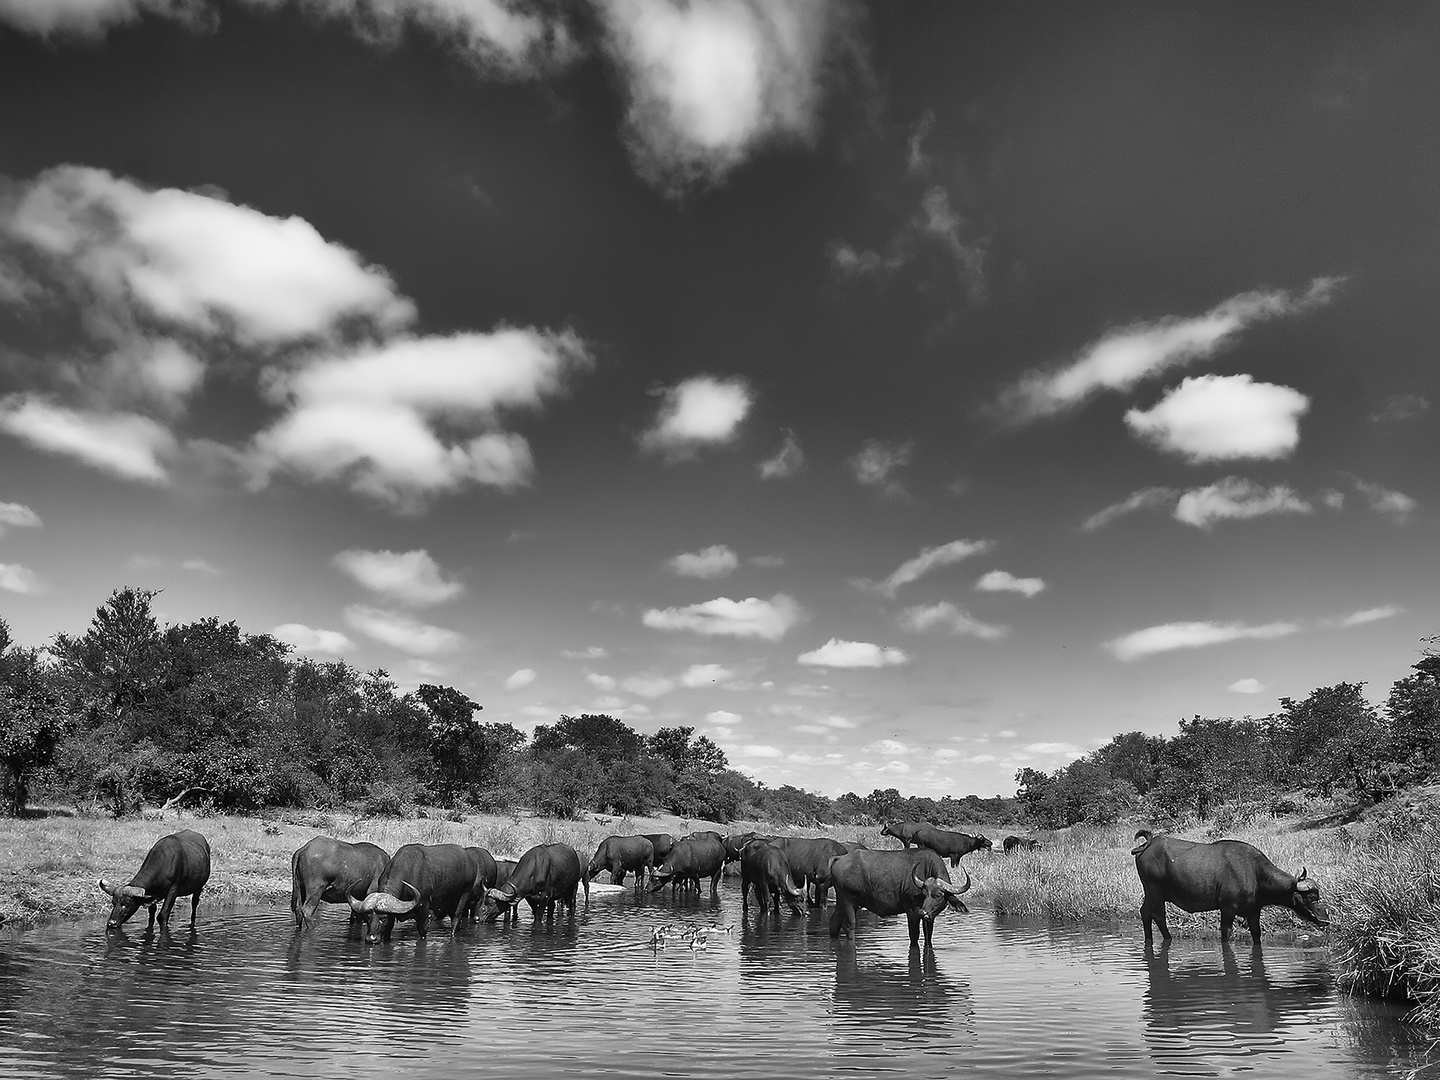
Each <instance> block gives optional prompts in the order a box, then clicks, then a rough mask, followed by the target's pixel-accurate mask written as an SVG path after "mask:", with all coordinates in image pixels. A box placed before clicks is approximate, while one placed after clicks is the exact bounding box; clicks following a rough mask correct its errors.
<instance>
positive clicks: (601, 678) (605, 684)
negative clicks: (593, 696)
mask: <svg viewBox="0 0 1440 1080" xmlns="http://www.w3.org/2000/svg"><path fill="white" fill-rule="evenodd" d="M585 681H586V682H588V683H589V684H590V685H591V686H593V687H595V689H596V690H614V689H615V680H614V679H613V678H611V677H610V676H609V675H602V674H600V673H599V672H595V671H587V672H586V673H585Z"/></svg>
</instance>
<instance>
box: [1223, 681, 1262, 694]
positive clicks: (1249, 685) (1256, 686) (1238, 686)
mask: <svg viewBox="0 0 1440 1080" xmlns="http://www.w3.org/2000/svg"><path fill="white" fill-rule="evenodd" d="M1225 689H1226V690H1229V691H1230V693H1232V694H1259V693H1261V692H1263V691H1264V689H1265V687H1264V686H1263V685H1261V682H1260V680H1259V679H1236V680H1235V681H1234V682H1233V683H1231V684H1230V685H1229V686H1227V687H1226V688H1225Z"/></svg>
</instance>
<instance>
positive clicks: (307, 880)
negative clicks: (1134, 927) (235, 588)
mask: <svg viewBox="0 0 1440 1080" xmlns="http://www.w3.org/2000/svg"><path fill="white" fill-rule="evenodd" d="M881 834H882V835H885V836H893V837H894V838H896V839H897V840H899V841H900V842H901V844H902V847H901V849H899V850H894V849H891V850H884V851H872V850H870V849H868V848H866V847H865V845H863V844H860V843H856V842H850V843H846V842H843V841H840V840H835V839H832V838H830V837H798V836H770V835H761V834H758V833H753V832H748V833H738V834H731V835H728V836H722V835H721V834H720V833H718V832H697V833H691V834H690V835H688V836H684V837H681V838H679V839H676V838H674V837H672V836H671V835H670V834H668V833H646V834H641V835H636V836H609V837H606V838H605V839H604V840H603V841H601V843H600V845H599V847H597V848H596V849H595V853H594V855H593V856H592V857H591V859H590V861H589V863H588V864H587V863H586V862H584V861H583V860H582V859H581V858H580V856H579V854H577V853H576V851H575V849H574V848H572V847H570V846H569V845H568V844H558V843H556V844H537V845H536V846H535V847H532V848H531V849H530V850H529V851H527V852H525V853H524V854H523V855H522V856H521V857H520V858H519V860H518V861H515V862H511V861H508V860H497V859H495V858H494V857H493V856H492V855H491V854H490V852H488V851H486V850H485V849H484V848H481V847H462V846H460V845H459V844H406V845H404V846H403V847H401V848H400V849H399V850H398V851H396V852H395V853H394V854H393V855H390V854H388V853H387V852H386V851H384V849H382V848H379V847H377V846H376V845H374V844H369V843H355V844H352V843H348V842H346V841H343V840H335V839H332V838H330V837H326V836H317V837H315V838H314V839H313V840H310V841H309V842H307V843H306V844H305V845H304V846H302V847H301V848H300V849H299V850H297V851H296V852H295V854H294V855H293V856H292V857H291V860H290V869H291V878H292V886H291V892H290V909H291V912H292V913H293V915H294V918H295V927H296V930H297V931H298V930H304V929H305V928H306V927H307V926H309V925H310V924H311V923H312V922H313V920H314V918H315V914H316V911H317V909H318V908H319V906H320V904H322V903H325V904H346V905H347V906H348V907H349V908H350V919H351V923H352V924H358V926H359V927H360V930H361V935H362V937H363V938H364V939H365V940H366V941H368V942H371V943H375V942H383V941H389V940H390V935H391V932H392V931H393V929H394V926H395V923H396V922H397V921H402V920H406V921H413V922H414V923H415V933H416V935H417V936H418V937H422V938H423V937H425V936H426V934H427V931H428V929H429V926H430V923H431V920H434V921H435V922H436V923H437V924H439V923H440V922H441V921H443V920H444V919H447V918H448V919H450V921H451V923H450V936H451V937H452V938H454V937H455V935H456V933H457V931H458V929H459V927H460V925H461V923H463V922H467V921H470V920H482V919H483V920H484V921H485V922H494V921H495V920H497V919H499V918H502V917H504V918H505V919H507V920H508V919H510V918H511V917H513V915H514V912H515V909H516V908H517V906H518V905H519V903H520V902H521V901H522V900H523V901H525V903H526V904H528V905H529V907H530V910H531V912H532V913H533V915H534V917H535V918H536V919H541V918H544V919H548V920H553V919H554V916H555V909H556V907H557V905H563V906H564V907H565V909H566V911H567V912H568V914H569V916H570V917H571V918H572V919H573V918H574V916H575V904H576V900H577V896H578V894H579V892H580V891H581V890H582V889H583V890H584V893H585V904H586V907H588V906H589V903H590V882H591V879H592V878H594V877H595V876H596V875H597V874H599V873H600V872H601V871H605V872H607V873H609V875H610V880H611V883H612V884H613V885H617V886H623V884H624V882H625V875H626V874H634V876H635V887H636V888H637V889H644V888H646V887H647V885H648V887H649V890H650V891H651V892H656V891H659V890H660V889H663V888H664V887H665V886H666V885H669V886H670V887H671V889H672V892H673V891H674V890H675V889H694V890H695V891H696V892H698V891H699V890H700V880H701V879H702V878H707V877H708V878H709V879H710V890H711V892H712V894H713V893H716V892H718V890H719V885H720V878H721V876H722V875H723V874H724V870H725V866H726V864H727V863H731V862H738V863H739V864H740V885H741V903H742V909H743V910H744V912H745V913H746V914H747V915H748V913H749V910H750V894H751V892H752V891H753V892H754V894H755V901H756V903H757V904H758V905H759V909H760V911H761V913H762V914H763V913H766V912H774V913H775V914H777V915H778V914H779V912H780V907H781V905H782V904H784V905H785V906H787V907H788V908H789V910H790V911H791V913H792V914H795V915H800V914H803V912H802V910H801V907H800V905H801V902H802V901H804V902H805V903H806V904H807V905H809V906H813V907H821V908H823V907H824V906H825V905H826V904H827V903H828V902H829V896H830V890H831V889H834V890H835V902H834V907H833V909H832V912H831V915H830V936H831V937H839V936H841V935H844V936H846V937H851V936H853V933H854V929H855V913H856V910H857V909H859V908H865V909H867V910H869V911H872V912H874V913H875V914H877V915H900V914H904V915H905V916H906V919H907V920H908V923H909V932H910V944H911V945H912V946H917V945H918V944H919V937H920V932H921V930H922V929H923V930H924V933H925V944H926V946H927V947H928V946H929V945H930V940H931V935H932V934H933V932H934V922H935V917H936V916H937V915H939V914H940V912H942V911H944V910H946V909H947V908H948V909H950V910H952V911H957V912H965V911H967V910H968V908H966V906H965V904H964V902H963V901H962V900H961V899H960V897H961V896H962V895H963V894H964V893H965V892H967V891H968V890H969V889H970V886H971V879H970V874H969V872H968V871H964V870H962V872H963V873H964V874H965V881H964V884H961V885H957V884H955V883H954V882H953V881H951V879H950V870H953V869H958V868H960V867H961V863H960V860H961V859H962V858H963V857H964V856H965V855H967V854H969V853H971V852H973V851H979V850H982V849H983V850H986V851H990V850H991V841H990V839H989V838H988V837H984V836H972V835H970V834H968V833H961V832H952V831H950V830H947V829H939V828H936V827H935V826H933V825H930V824H927V823H925V822H909V821H907V822H891V823H889V824H887V825H886V826H885V827H884V828H883V829H882V830H881ZM1135 839H1136V841H1137V842H1136V844H1135V846H1134V848H1133V849H1132V851H1131V854H1132V855H1133V856H1134V857H1135V869H1136V872H1137V873H1138V874H1139V877H1140V884H1141V886H1142V888H1143V890H1144V894H1145V899H1144V903H1143V904H1142V905H1141V908H1140V918H1141V922H1142V924H1143V926H1144V930H1145V942H1146V944H1147V945H1149V944H1150V942H1151V938H1152V933H1151V927H1152V924H1154V923H1158V924H1159V926H1160V933H1161V935H1162V936H1163V937H1164V939H1165V940H1166V941H1167V942H1168V941H1169V940H1170V928H1169V926H1168V924H1167V923H1166V920H1165V905H1166V904H1167V903H1169V904H1174V905H1175V906H1176V907H1179V908H1182V909H1184V910H1185V911H1190V912H1200V911H1219V912H1220V936H1221V938H1222V940H1227V939H1228V938H1229V937H1230V932H1231V930H1232V928H1233V926H1234V923H1235V919H1236V918H1237V917H1239V918H1243V919H1244V920H1245V921H1246V925H1247V926H1248V927H1249V930H1250V935H1251V938H1252V940H1253V941H1254V942H1255V944H1256V946H1257V947H1258V944H1259V940H1260V911H1261V909H1262V908H1264V907H1267V906H1279V907H1287V908H1290V909H1291V910H1293V911H1294V912H1296V913H1297V914H1298V915H1299V916H1300V917H1301V918H1303V919H1306V920H1307V921H1309V922H1311V923H1315V924H1317V925H1320V926H1326V925H1328V916H1327V914H1326V911H1325V905H1324V904H1323V903H1322V902H1321V900H1320V890H1319V887H1318V886H1317V885H1316V884H1315V882H1314V881H1312V880H1311V879H1310V878H1309V877H1308V875H1307V873H1306V871H1305V870H1304V869H1302V870H1301V871H1300V874H1299V875H1298V876H1295V875H1291V874H1287V873H1286V872H1284V871H1283V870H1281V869H1280V868H1279V867H1277V866H1276V865H1275V864H1274V863H1272V862H1271V861H1270V860H1269V859H1268V858H1266V857H1265V856H1264V855H1263V854H1262V853H1261V852H1260V851H1259V850H1258V849H1257V848H1255V847H1252V846H1251V845H1250V844H1246V843H1242V842H1241V841H1238V840H1220V841H1216V842H1215V843H1210V844H1201V843H1193V842H1191V841H1188V840H1180V839H1177V838H1175V837H1172V836H1155V835H1153V834H1152V833H1151V832H1150V831H1149V830H1148V829H1141V830H1140V831H1139V832H1138V833H1136V834H1135ZM912 845H913V847H912ZM1036 847H1037V842H1036V841H1034V840H1027V839H1025V838H1022V837H1017V836H1007V837H1006V838H1005V841H1004V844H1003V849H1004V851H1005V852H1006V853H1011V852H1014V851H1017V850H1026V851H1033V850H1034V849H1035V848H1036ZM947 862H948V863H949V867H948V868H947V866H946V863H947ZM209 879H210V845H209V844H208V843H207V842H206V840H205V838H204V837H203V836H201V835H200V834H199V833H197V832H194V831H193V830H189V829H185V830H182V831H180V832H177V833H174V834H172V835H170V836H165V837H162V838H161V839H160V840H158V841H156V843H155V845H154V846H153V847H152V848H151V849H150V851H149V853H148V854H147V855H146V856H145V860H144V862H143V863H142V864H141V866H140V869H139V871H138V872H137V873H136V874H135V876H134V877H133V878H131V880H130V882H129V883H128V884H126V885H111V884H109V883H108V882H106V881H105V880H104V879H103V878H102V879H101V881H100V888H101V889H102V890H104V891H105V893H107V894H108V895H109V896H110V897H111V899H112V901H113V905H112V907H111V909H110V916H109V918H108V920H107V922H106V926H107V928H109V929H112V930H113V929H117V928H119V927H120V926H121V925H122V924H123V923H124V922H125V921H126V920H127V919H129V918H130V917H131V916H132V915H134V914H135V912H136V911H137V910H139V908H140V907H141V906H146V907H148V908H149V912H150V926H149V928H151V929H153V927H154V925H155V922H156V908H157V906H158V907H159V908H160V912H159V922H160V926H161V928H162V930H163V929H166V928H167V927H168V925H169V921H170V910H171V908H172V907H174V905H175V901H176V900H177V899H178V898H180V897H184V896H188V897H190V898H191V900H190V925H191V928H192V929H193V928H194V926H195V914H196V911H197V910H198V908H199V906H200V893H201V890H202V889H204V887H205V884H206V882H207V881H208V880H209Z"/></svg>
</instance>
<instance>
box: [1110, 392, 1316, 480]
mask: <svg viewBox="0 0 1440 1080" xmlns="http://www.w3.org/2000/svg"><path fill="white" fill-rule="evenodd" d="M1309 408H1310V399H1309V398H1307V397H1306V396H1305V395H1304V394H1302V393H1300V391H1298V390H1292V389H1290V387H1288V386H1276V385H1275V384H1273V383H1257V382H1255V381H1254V380H1253V379H1251V378H1250V376H1249V375H1199V376H1196V377H1194V378H1187V379H1185V380H1184V381H1183V382H1181V384H1180V385H1179V386H1178V387H1176V388H1175V389H1173V390H1171V391H1170V392H1169V393H1168V394H1166V395H1165V396H1164V397H1163V398H1161V399H1160V401H1159V402H1157V403H1156V404H1155V405H1154V407H1152V408H1150V409H1148V410H1145V409H1131V410H1129V411H1128V412H1127V413H1126V414H1125V423H1126V425H1127V426H1128V427H1129V428H1130V431H1131V432H1132V433H1133V434H1134V435H1136V436H1137V437H1139V438H1141V439H1144V440H1146V441H1148V442H1150V443H1152V444H1153V445H1155V446H1156V447H1158V448H1159V449H1161V450H1168V451H1171V452H1172V453H1176V454H1180V455H1181V456H1183V457H1186V458H1188V459H1189V460H1190V461H1192V462H1202V461H1230V460H1233V459H1235V458H1261V459H1264V460H1270V461H1273V460H1275V459H1277V458H1283V457H1288V456H1289V455H1290V454H1291V453H1293V452H1294V450H1295V447H1296V446H1297V445H1299V443H1300V425H1299V421H1300V417H1301V416H1303V415H1304V414H1305V412H1306V411H1307V410H1308V409H1309Z"/></svg>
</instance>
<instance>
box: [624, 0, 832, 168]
mask: <svg viewBox="0 0 1440 1080" xmlns="http://www.w3.org/2000/svg"><path fill="white" fill-rule="evenodd" d="M599 9H600V15H601V18H602V20H603V22H604V24H605V29H606V49H607V51H608V53H609V55H610V57H611V59H612V60H613V61H614V63H615V65H616V67H617V68H618V69H619V70H620V72H621V74H622V77H623V78H624V81H625V86H626V90H627V97H628V99H629V100H628V102H627V106H626V115H625V141H626V143H627V145H628V146H629V148H630V153H631V156H632V158H633V159H634V162H635V167H636V170H637V171H638V172H639V173H640V175H641V176H642V177H644V178H645V179H646V180H647V181H649V182H650V183H652V184H654V185H655V186H657V187H659V188H662V189H664V190H666V191H669V192H672V193H675V192H678V191H680V190H682V189H683V188H685V187H686V186H688V185H691V184H696V183H710V184H714V183H719V182H720V181H722V180H723V179H724V178H725V176H726V175H727V174H728V173H729V172H730V171H731V170H732V169H734V168H735V167H736V166H738V165H739V164H740V163H742V162H743V161H744V160H745V159H746V158H748V157H749V156H750V155H751V154H753V153H755V152H756V151H757V150H759V149H760V148H762V147H764V146H768V145H773V144H784V143H799V144H802V145H803V144H808V143H809V142H810V141H811V140H812V139H813V138H814V135H815V130H816V127H817V126H818V115H817V114H818V108H819V104H820V99H821V96H822V82H823V76H824V74H825V70H826V59H827V56H828V55H829V54H830V52H831V51H832V46H833V45H835V44H836V43H838V41H839V40H840V38H841V33H840V31H841V30H842V25H841V24H842V23H843V21H844V19H845V6H844V5H839V4H814V3H809V2H807V0H690V2H689V3H680V2H677V0H600V2H599Z"/></svg>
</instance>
